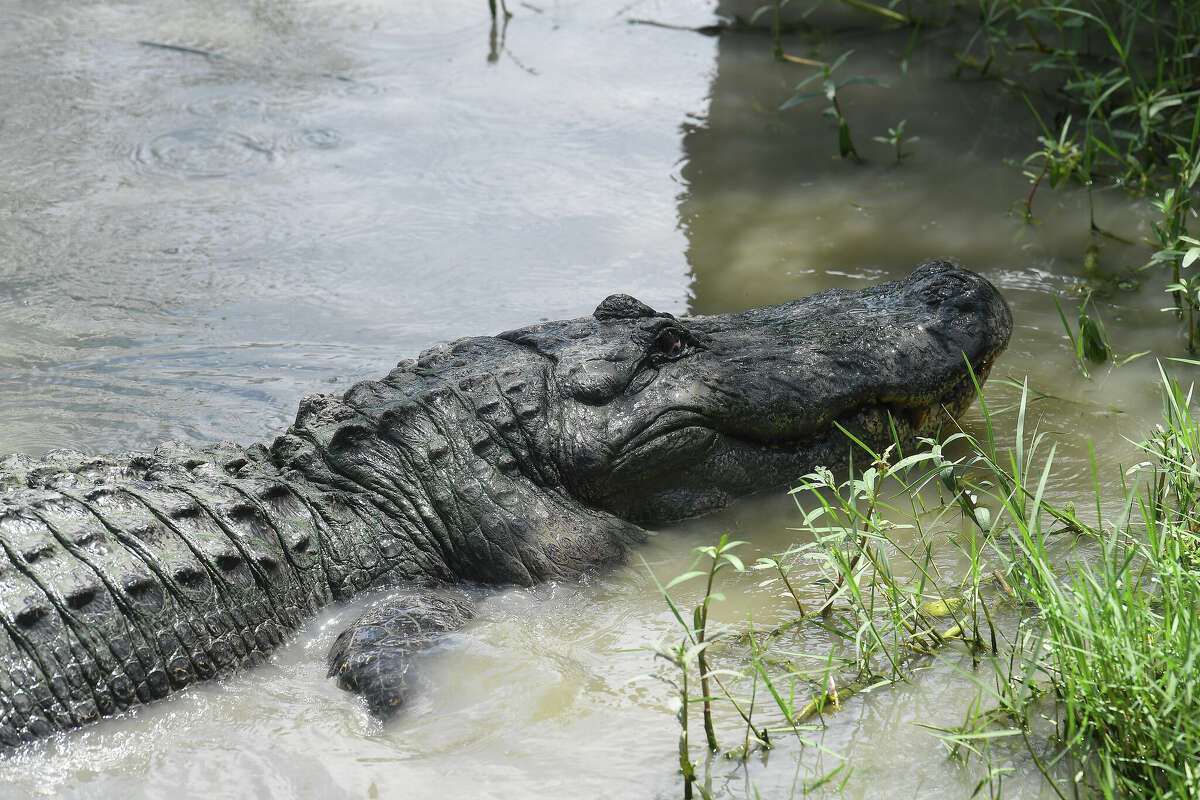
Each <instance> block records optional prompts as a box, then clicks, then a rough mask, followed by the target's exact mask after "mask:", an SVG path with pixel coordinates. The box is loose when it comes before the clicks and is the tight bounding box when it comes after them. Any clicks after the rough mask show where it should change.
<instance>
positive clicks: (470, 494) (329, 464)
mask: <svg viewBox="0 0 1200 800" xmlns="http://www.w3.org/2000/svg"><path fill="white" fill-rule="evenodd" d="M1011 326H1012V320H1011V316H1010V314H1009V311H1008V307H1007V306H1006V304H1005V303H1004V301H1003V299H1001V297H1000V295H999V294H998V293H997V292H996V291H995V289H993V288H992V287H991V285H990V284H988V283H987V282H986V281H984V280H983V279H982V278H979V277H978V276H976V275H974V274H973V273H970V272H967V271H965V270H961V269H959V268H957V267H954V266H951V265H949V264H945V263H940V262H935V263H932V264H927V265H925V266H924V267H921V268H920V269H918V270H917V271H916V272H915V273H914V274H913V275H912V276H910V277H909V278H908V279H906V280H904V281H899V282H895V283H891V284H885V285H883V286H879V287H874V288H871V289H866V290H863V291H860V292H845V291H831V292H824V293H821V294H819V295H814V296H813V297H809V298H804V299H801V300H796V301H793V302H791V303H785V304H783V305H779V306H774V307H770V308H761V309H754V310H751V311H747V312H744V313H741V314H726V315H714V316H707V317H690V318H689V317H684V318H679V319H675V318H673V317H671V316H670V315H667V314H660V313H656V312H655V311H653V310H652V309H650V308H648V307H646V306H645V305H643V304H642V303H640V302H638V301H637V300H635V299H633V298H630V297H627V296H624V295H614V296H613V297H610V298H608V299H607V300H605V301H604V302H603V303H601V305H600V306H599V307H598V308H597V309H596V312H595V314H594V315H593V316H592V317H589V318H584V319H577V320H568V321H563V322H551V323H546V324H542V325H535V326H532V327H528V328H522V329H520V330H515V331H510V332H507V333H503V334H500V335H499V336H495V337H477V338H471V339H462V340H459V341H458V342H455V343H453V344H450V345H441V346H439V347H436V348H433V349H431V350H429V351H427V352H425V353H424V354H422V356H421V358H420V359H419V360H417V361H416V362H402V363H401V364H400V365H398V366H397V367H396V369H394V370H392V372H391V373H389V374H388V375H387V376H386V377H385V378H383V379H382V380H380V381H369V382H364V383H361V384H357V385H356V386H354V387H352V388H351V389H350V390H349V391H348V392H346V393H345V394H344V395H342V396H341V397H335V396H332V395H319V396H316V397H310V398H307V399H306V400H304V401H303V402H302V403H301V407H300V411H299V413H298V415H297V418H296V422H295V424H294V425H293V426H292V427H291V428H290V429H289V431H288V432H287V433H286V434H285V435H284V436H281V437H280V438H279V439H277V440H276V441H275V443H274V444H273V445H272V446H271V447H270V448H269V449H268V448H266V447H264V446H262V445H252V446H250V447H245V448H243V447H240V446H237V445H234V444H229V443H222V444H219V445H213V446H209V447H204V448H190V447H187V446H184V445H179V444H168V445H164V446H162V447H160V448H159V449H158V450H156V451H155V452H154V453H124V454H118V455H114V456H109V457H87V456H84V455H83V454H81V453H75V452H66V451H60V452H56V453H51V454H49V455H47V456H46V457H44V458H43V459H40V460H35V459H30V458H27V457H24V456H9V457H6V458H5V459H3V460H0V487H3V492H4V493H3V495H0V544H3V548H4V552H3V554H0V626H2V628H3V630H2V631H0V745H3V746H9V747H11V746H15V745H18V744H20V743H22V742H25V741H29V740H32V739H35V738H38V737H41V736H45V735H48V734H50V733H53V732H55V731H58V730H66V729H69V728H72V727H76V726H79V725H82V724H85V723H87V722H89V721H91V720H94V719H97V718H99V717H102V716H106V715H108V714H111V713H114V712H115V711H118V710H120V709H122V708H126V707H128V706H131V705H134V704H136V703H145V702H150V701H152V700H154V699H155V698H158V697H161V696H163V695H165V694H167V693H169V692H171V691H173V690H175V689H178V688H180V687H182V686H186V685H189V684H190V683H193V682H195V681H197V680H200V679H204V678H207V677H210V676H212V675H214V674H218V673H221V672H223V671H227V670H229V669H233V668H236V667H238V666H241V665H245V664H248V663H253V662H254V661H257V660H259V659H261V658H263V657H264V656H265V655H266V654H267V653H269V652H270V651H271V650H272V649H273V648H274V647H276V646H278V644H280V643H281V642H282V641H284V640H285V639H286V638H287V636H288V635H289V634H290V632H291V631H293V630H294V629H295V628H296V627H297V626H298V625H299V624H300V623H301V622H302V621H303V620H304V619H306V618H307V617H309V616H311V615H312V614H313V613H315V611H316V610H317V609H318V608H320V607H322V606H324V605H326V604H328V603H330V602H332V601H335V600H340V599H345V598H348V597H350V596H352V595H354V594H355V593H356V592H358V591H360V590H362V589H364V588H367V587H370V586H378V585H403V586H405V587H407V588H406V589H405V591H404V592H401V593H398V594H396V595H394V596H393V597H392V598H389V599H385V600H384V601H383V602H381V603H379V604H377V605H375V606H373V607H372V608H371V609H370V610H368V611H367V612H366V613H365V614H364V615H363V616H362V617H360V618H359V619H358V620H357V621H355V622H354V623H353V624H352V625H351V626H350V627H349V628H348V629H347V630H346V631H345V632H344V633H343V635H342V636H340V637H339V638H338V642H337V644H336V645H335V647H334V649H333V652H332V653H331V656H330V672H331V674H332V675H336V676H337V677H338V679H339V682H340V683H341V685H343V686H344V687H346V688H349V689H351V690H353V691H356V692H358V693H360V694H362V695H364V697H365V698H366V699H367V702H368V705H369V707H371V708H372V709H373V710H375V711H376V712H377V713H379V714H381V715H385V714H386V713H388V712H389V711H390V710H392V709H394V708H395V707H397V706H398V705H399V704H400V703H401V702H402V701H403V695H404V691H405V681H404V673H405V671H406V670H407V665H408V662H409V659H410V657H411V655H412V653H414V652H415V651H417V650H419V649H421V648H423V647H426V646H428V645H429V644H430V643H431V642H432V641H433V640H434V639H435V638H436V636H438V635H441V634H442V633H444V632H446V631H449V630H453V629H454V628H456V627H458V626H459V625H461V624H462V622H463V621H464V620H465V619H466V618H468V617H469V615H470V613H471V609H470V602H469V598H468V597H467V596H465V595H462V594H461V593H460V594H453V595H446V594H445V589H444V588H438V587H445V586H447V585H448V584H450V583H452V582H456V581H470V582H474V583H475V584H506V583H516V584H530V583H533V582H536V581H542V580H547V579H551V578H569V577H573V576H577V575H579V574H581V573H583V572H586V571H588V570H592V569H595V568H596V567H598V566H600V565H603V564H606V563H610V562H613V561H616V560H619V559H621V558H622V557H623V556H624V554H625V553H626V552H627V551H628V549H629V548H630V547H631V546H633V545H634V544H636V543H637V542H639V541H641V539H642V538H643V537H644V530H643V528H642V527H640V526H641V525H657V524H662V523H666V522H670V521H673V520H678V519H682V518H685V517H691V516H695V515H698V514H703V513H707V512H709V511H712V510H713V509H716V508H719V507H720V506H722V505H724V504H726V503H727V502H729V501H730V500H731V499H733V498H735V497H738V496H741V495H745V494H749V493H751V492H757V491H762V490H765V489H769V488H772V487H776V486H783V485H787V484H788V483H789V482H791V481H794V480H795V479H796V478H797V477H798V476H800V475H801V474H803V473H805V472H807V471H809V470H811V469H812V468H813V467H815V466H817V465H827V466H831V467H837V466H839V465H841V464H843V463H844V462H845V459H846V456H847V453H848V451H849V448H848V444H847V440H846V439H845V437H844V435H843V434H842V433H840V432H839V431H838V430H837V428H836V426H835V424H834V423H837V424H839V425H841V426H843V427H845V428H846V429H847V430H849V431H851V432H853V433H854V434H855V435H856V436H858V437H860V438H861V439H862V440H863V441H864V442H865V443H867V444H868V445H869V446H872V447H876V448H881V447H883V446H884V445H885V444H886V443H887V442H889V441H890V440H891V437H892V426H893V425H894V428H895V431H896V433H898V434H899V436H900V438H901V439H902V441H903V442H905V443H906V444H911V443H913V442H914V441H915V439H916V438H917V437H919V436H932V435H935V434H936V433H937V431H938V430H939V428H940V427H941V426H942V425H943V424H944V423H945V422H946V421H947V418H948V416H953V415H955V414H958V413H961V412H962V411H963V409H965V408H966V406H967V405H968V404H969V403H970V401H971V399H972V397H973V389H972V382H971V378H970V375H969V372H968V368H967V364H968V362H969V364H970V365H971V368H972V369H973V370H974V372H975V374H976V376H978V378H979V379H980V380H982V379H983V378H984V377H985V376H986V374H987V372H988V370H989V369H990V367H991V365H992V362H993V360H994V359H995V358H996V356H997V355H998V354H999V353H1000V352H1001V351H1002V350H1003V348H1004V347H1005V345H1006V344H1007V341H1008V337H1009V334H1010V331H1011Z"/></svg>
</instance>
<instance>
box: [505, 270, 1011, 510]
mask: <svg viewBox="0 0 1200 800" xmlns="http://www.w3.org/2000/svg"><path fill="white" fill-rule="evenodd" d="M1011 330H1012V317H1011V315H1010V313H1009V310H1008V306H1007V304H1006V303H1005V302H1004V300H1003V299H1002V298H1001V297H1000V295H999V293H998V292H997V291H996V290H995V289H994V288H993V287H992V286H991V284H989V283H988V282H987V281H986V280H984V279H983V278H980V277H979V276H978V275H975V274H974V273H971V272H968V271H966V270H963V269H960V268H958V267H955V266H953V265H951V264H948V263H945V262H933V263H929V264H926V265H924V266H922V267H921V268H919V269H917V270H916V271H915V272H913V274H912V275H910V276H909V277H908V278H906V279H904V280H902V281H897V282H894V283H887V284H883V285H881V286H876V287H872V288H870V289H866V290H863V291H858V292H851V291H843V290H833V291H827V292H822V293H821V294H817V295H814V296H811V297H806V298H803V299H800V300H793V301H792V302H789V303H784V304H782V305H777V306H771V307H768V308H757V309H753V310H750V311H746V312H743V313H738V314H721V315H714V316H697V317H681V318H675V317H673V316H671V315H670V314H665V313H661V312H656V311H654V310H653V309H651V308H649V307H648V306H646V305H645V304H643V303H641V302H639V301H637V300H635V299H634V298H632V297H629V296H627V295H613V296H612V297H609V298H608V299H606V300H605V301H604V302H603V303H601V304H600V306H599V307H598V308H597V309H596V311H595V313H594V314H593V316H592V318H590V319H576V320H569V321H563V322H549V323H545V324H542V325H536V326H532V327H528V328H522V329H520V330H515V331H510V332H508V333H504V334H501V335H500V338H502V339H505V340H507V341H510V342H514V343H516V344H519V345H521V346H522V347H525V348H527V349H529V350H531V351H533V352H535V353H537V354H538V355H539V356H541V357H542V358H544V359H546V361H547V362H548V363H549V364H550V365H551V366H549V367H548V372H549V374H550V375H551V376H552V380H551V381H549V384H550V386H551V387H553V392H554V398H553V402H549V403H548V404H547V407H546V409H545V419H544V424H545V425H546V426H547V427H548V428H549V429H551V430H552V431H553V434H554V435H553V436H552V437H551V438H550V439H549V440H548V445H547V446H548V447H550V448H553V452H552V453H550V454H548V455H550V457H552V458H553V459H554V462H555V466H556V468H557V472H558V474H559V475H561V476H562V480H563V482H564V484H565V485H566V486H567V487H568V488H569V489H570V491H571V492H572V493H573V494H574V495H575V496H577V497H578V498H580V499H581V500H583V501H584V502H586V503H588V504H591V505H594V506H597V507H600V508H603V509H606V510H608V511H611V512H612V513H614V514H616V515H618V516H620V517H623V518H625V519H629V520H633V521H637V522H643V523H663V522H670V521H674V520H678V519H682V518H686V517H691V516H696V515H699V514H703V513H707V512H709V511H712V510H714V509H716V508H719V507H721V506H723V505H725V504H726V503H728V502H729V501H730V500H731V499H733V498H735V497H738V496H741V495H746V494H750V493H752V492H757V491H762V490H764V489H771V488H775V487H778V486H781V485H785V484H788V483H794V482H795V481H796V480H797V478H799V477H800V476H801V475H803V474H804V473H805V472H807V471H809V470H811V469H812V468H813V467H814V466H817V465H826V466H830V467H836V466H838V465H840V464H844V463H845V461H846V458H847V453H848V452H849V444H850V443H849V440H848V439H847V438H846V436H845V435H844V434H843V433H842V432H841V431H839V430H838V428H837V426H839V425H840V426H841V427H843V428H845V429H846V430H848V431H850V432H852V433H854V434H855V436H857V437H859V438H860V439H861V440H862V441H863V442H864V443H866V444H868V445H869V446H870V447H872V448H876V449H879V450H882V449H883V448H884V447H885V446H886V445H887V444H888V443H889V442H891V441H892V439H893V436H894V435H898V436H899V438H900V441H901V442H903V443H908V444H911V443H912V442H913V441H914V440H915V439H916V438H917V437H919V436H932V435H934V434H935V433H936V432H937V430H938V427H939V426H940V425H942V424H943V423H944V422H945V421H946V420H947V417H948V416H954V415H958V414H960V413H961V412H962V411H963V410H964V409H965V408H966V407H967V405H969V404H970V402H971V400H972V399H973V398H974V394H975V392H974V387H973V384H972V381H971V375H970V372H969V371H968V368H967V365H968V363H969V364H970V366H971V369H972V370H973V371H974V374H975V376H976V378H977V380H979V381H980V382H982V381H983V379H984V378H985V377H986V376H987V374H988V371H989V369H990V368H991V366H992V362H993V360H994V359H995V358H996V356H997V355H998V354H999V353H1000V352H1001V351H1002V350H1003V349H1004V347H1005V346H1006V345H1007V344H1008V338H1009V334H1010V333H1011ZM859 455H861V453H860V454H859Z"/></svg>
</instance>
